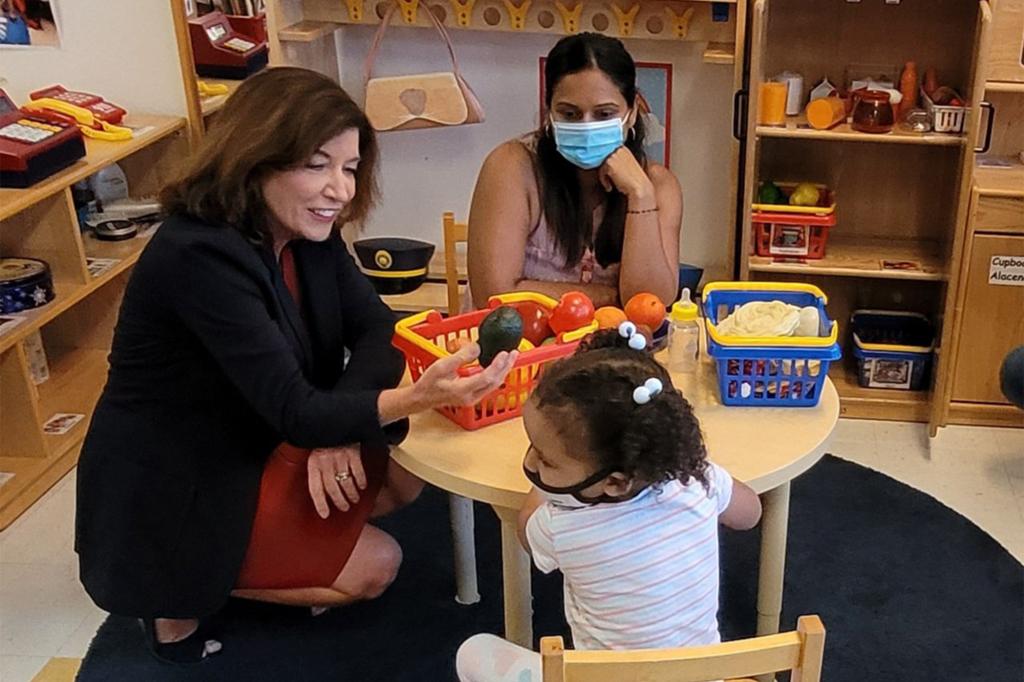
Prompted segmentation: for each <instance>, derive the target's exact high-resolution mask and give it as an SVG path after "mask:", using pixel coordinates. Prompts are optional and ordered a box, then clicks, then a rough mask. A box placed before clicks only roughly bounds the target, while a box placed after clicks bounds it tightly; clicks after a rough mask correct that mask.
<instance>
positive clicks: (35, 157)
mask: <svg viewBox="0 0 1024 682" xmlns="http://www.w3.org/2000/svg"><path fill="white" fill-rule="evenodd" d="M83 156H85V142H83V141H82V133H81V131H80V130H79V129H78V126H77V125H76V124H75V120H74V119H73V118H70V117H68V116H65V115H63V114H59V113H57V112H53V111H22V110H20V109H18V108H17V107H16V106H14V102H12V101H11V99H10V97H8V96H7V93H6V92H4V91H3V90H0V187H28V186H29V185H33V184H35V183H36V182H39V181H40V180H42V179H43V178H46V177H49V176H50V175H53V174H54V173H56V172H57V171H59V170H61V169H62V168H66V167H68V166H70V165H71V164H73V163H74V162H75V161H77V160H78V159H80V158H82V157H83Z"/></svg>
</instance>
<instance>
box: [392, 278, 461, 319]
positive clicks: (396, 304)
mask: <svg viewBox="0 0 1024 682" xmlns="http://www.w3.org/2000/svg"><path fill="white" fill-rule="evenodd" d="M464 291H465V287H464V286H460V287H459V294H460V295H461V294H462V293H463V292H464ZM380 300H382V301H384V303H385V305H387V307H389V308H391V309H392V310H394V311H395V312H398V313H419V312H422V311H424V310H437V311H440V312H442V313H446V312H448V287H447V286H445V285H444V284H443V283H441V282H425V283H424V284H422V285H421V286H420V288H418V289H417V290H416V291H411V292H409V293H408V294H399V295H397V296H381V297H380Z"/></svg>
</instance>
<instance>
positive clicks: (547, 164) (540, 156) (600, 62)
mask: <svg viewBox="0 0 1024 682" xmlns="http://www.w3.org/2000/svg"><path fill="white" fill-rule="evenodd" d="M588 69H600V70H601V72H602V73H604V75H606V76H607V77H608V78H609V79H610V80H611V81H612V83H614V84H615V86H616V87H617V88H618V89H619V92H620V93H622V97H623V98H624V99H625V100H626V104H627V105H628V106H629V107H630V108H632V107H633V106H635V104H636V99H637V89H636V64H635V63H634V62H633V57H631V56H630V54H629V52H627V51H626V47H625V46H624V45H623V44H622V41H620V40H617V39H616V38H609V37H608V36H603V35H601V34H599V33H578V34H576V35H571V36H566V37H565V38H562V39H561V40H559V41H558V42H557V43H555V46H554V47H553V48H551V52H549V53H548V57H547V63H546V64H545V65H544V87H545V90H544V107H545V110H546V111H550V110H551V98H552V96H553V95H554V92H555V88H556V87H558V84H559V82H561V80H562V79H563V78H565V77H566V76H568V75H569V74H573V73H579V72H580V71H586V70H588ZM626 147H627V148H628V149H629V151H631V152H632V153H633V156H635V157H636V160H637V161H639V162H640V165H641V166H644V167H646V165H647V158H646V155H645V154H644V124H643V119H642V118H641V117H640V116H639V115H638V116H637V119H636V123H635V124H634V125H633V131H632V132H631V133H630V134H628V135H627V139H626ZM536 149H537V175H538V184H539V185H540V192H541V204H542V205H543V208H544V218H545V220H546V221H547V224H548V229H550V230H551V232H552V234H553V236H554V237H555V243H556V244H558V249H559V251H560V252H561V253H562V255H563V256H564V257H565V262H566V264H567V265H575V264H576V263H579V262H580V259H581V258H582V257H583V251H584V249H586V248H587V247H591V248H593V250H594V254H595V257H596V259H597V262H598V263H600V264H601V266H602V267H608V266H609V265H611V264H612V263H618V262H619V261H621V260H622V235H623V231H624V230H625V226H626V198H625V197H624V196H623V195H622V194H620V193H619V192H616V191H614V190H613V191H611V192H609V193H608V194H607V200H606V205H605V213H604V219H603V220H602V221H601V225H600V226H599V227H598V229H597V235H596V237H593V239H592V235H593V227H594V222H593V217H592V216H590V215H589V214H587V211H586V210H585V209H584V204H583V196H582V193H581V191H580V181H579V176H578V175H577V172H578V171H579V169H578V168H577V167H576V166H575V165H573V164H572V163H570V162H569V161H566V160H565V158H564V157H563V156H562V155H561V154H559V153H558V149H557V148H556V146H555V136H554V133H553V132H552V130H551V125H550V124H549V123H548V122H547V120H546V119H545V120H544V121H541V125H540V129H539V130H537V132H536Z"/></svg>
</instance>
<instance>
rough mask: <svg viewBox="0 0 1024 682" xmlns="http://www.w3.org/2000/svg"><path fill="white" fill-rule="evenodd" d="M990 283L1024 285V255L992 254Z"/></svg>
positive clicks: (989, 268) (989, 267) (989, 269)
mask: <svg viewBox="0 0 1024 682" xmlns="http://www.w3.org/2000/svg"><path fill="white" fill-rule="evenodd" d="M988 283H989V284H1001V285H1003V286H1011V287H1024V257H1021V256H992V260H991V261H990V262H989V266H988Z"/></svg>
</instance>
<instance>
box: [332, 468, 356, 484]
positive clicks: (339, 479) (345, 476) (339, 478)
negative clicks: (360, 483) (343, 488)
mask: <svg viewBox="0 0 1024 682" xmlns="http://www.w3.org/2000/svg"><path fill="white" fill-rule="evenodd" d="M350 478H352V474H350V473H349V472H347V471H346V472H345V473H342V474H334V480H335V481H337V482H338V483H341V482H343V481H347V480H348V479H350Z"/></svg>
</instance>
